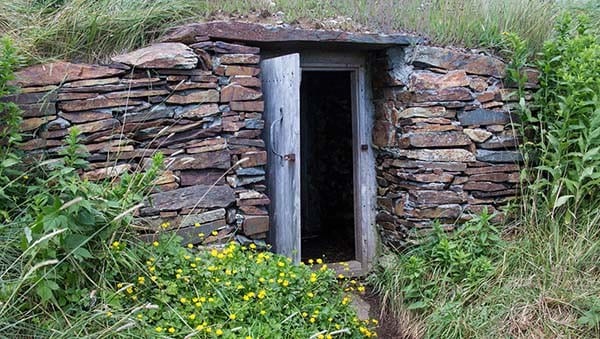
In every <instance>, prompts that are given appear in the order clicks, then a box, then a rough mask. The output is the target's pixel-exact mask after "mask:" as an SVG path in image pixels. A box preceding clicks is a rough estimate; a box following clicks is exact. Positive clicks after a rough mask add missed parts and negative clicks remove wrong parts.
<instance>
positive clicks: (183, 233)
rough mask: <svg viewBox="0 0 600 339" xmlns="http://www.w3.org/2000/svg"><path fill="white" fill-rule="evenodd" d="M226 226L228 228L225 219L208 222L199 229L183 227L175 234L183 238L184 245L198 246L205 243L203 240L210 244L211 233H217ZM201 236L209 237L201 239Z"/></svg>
mask: <svg viewBox="0 0 600 339" xmlns="http://www.w3.org/2000/svg"><path fill="white" fill-rule="evenodd" d="M225 226H227V223H226V222H225V219H219V220H215V221H211V222H207V223H205V224H203V225H200V226H199V227H195V226H188V227H181V228H179V229H177V230H176V231H175V233H177V235H178V236H180V237H182V238H183V239H182V240H181V243H182V244H197V243H200V242H203V240H204V242H208V240H209V238H211V237H210V234H211V232H213V231H217V230H219V229H221V228H223V227H225ZM200 234H204V235H205V236H207V235H208V237H205V238H201V237H199V235H200ZM215 240H216V239H215Z"/></svg>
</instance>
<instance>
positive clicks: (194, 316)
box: [188, 313, 196, 320]
mask: <svg viewBox="0 0 600 339" xmlns="http://www.w3.org/2000/svg"><path fill="white" fill-rule="evenodd" d="M188 318H189V319H190V320H194V319H196V313H192V314H190V315H189V316H188Z"/></svg>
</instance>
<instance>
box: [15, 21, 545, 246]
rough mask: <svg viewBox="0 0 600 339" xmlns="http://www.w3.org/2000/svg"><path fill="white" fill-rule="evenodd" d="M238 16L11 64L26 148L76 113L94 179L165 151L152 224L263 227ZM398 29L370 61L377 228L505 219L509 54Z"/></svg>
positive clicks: (69, 123)
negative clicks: (91, 51)
mask: <svg viewBox="0 0 600 339" xmlns="http://www.w3.org/2000/svg"><path fill="white" fill-rule="evenodd" d="M211 25H212V26H211ZM214 25H216V26H215V27H216V28H215V27H213V26H214ZM248 25H250V24H248ZM255 26H256V25H253V26H252V27H254V29H255V30H244V31H243V32H241V31H240V32H241V33H243V34H242V38H241V39H243V36H244V34H245V35H248V34H250V35H251V36H252V39H254V40H255V41H263V44H264V43H266V42H269V41H271V40H274V41H296V40H298V41H305V40H306V41H314V42H315V43H316V42H319V43H322V44H323V45H325V44H327V43H330V42H325V41H324V40H322V39H325V38H323V37H326V36H327V35H326V34H325V33H318V34H317V33H315V32H321V31H314V32H313V31H307V30H294V29H283V28H282V29H281V30H277V29H274V28H265V27H262V26H260V27H258V28H257V27H255ZM211 27H212V28H211ZM234 27H236V26H235V25H233V26H232V25H230V24H228V23H212V24H198V25H191V26H184V27H182V28H179V29H177V30H175V31H174V33H172V34H170V35H169V36H168V38H167V39H166V40H165V41H171V42H165V43H161V44H156V45H153V46H151V47H148V48H144V49H141V50H138V51H134V52H132V53H129V54H126V55H121V56H117V57H115V58H113V63H112V64H110V65H105V66H99V65H82V64H71V63H67V62H56V63H53V64H46V65H37V66H33V67H30V68H27V69H24V70H22V71H20V72H18V73H17V79H18V80H17V84H19V85H21V87H23V92H22V94H20V95H18V96H15V97H12V98H8V99H9V100H14V101H16V102H17V103H18V104H20V105H21V107H22V108H23V110H24V117H25V120H24V122H23V126H22V130H23V131H24V132H25V133H27V134H29V138H28V139H27V140H26V142H25V143H24V144H23V149H24V150H26V151H28V154H29V155H30V156H31V157H48V156H50V157H52V156H54V155H55V154H56V153H57V151H58V150H59V149H60V148H61V147H62V139H63V138H64V136H65V135H66V134H67V133H68V131H69V129H70V128H72V127H74V126H77V127H78V128H79V130H80V131H81V132H82V142H83V144H84V145H85V146H86V148H87V149H88V150H89V151H90V153H91V156H90V157H89V159H88V160H89V161H90V163H91V167H90V169H89V170H88V171H86V172H85V173H82V175H83V176H84V177H85V178H87V179H89V180H104V179H108V180H111V179H114V178H116V177H118V176H119V174H121V173H123V172H125V171H137V170H143V168H144V166H145V164H146V163H147V161H148V159H149V157H150V156H151V155H152V154H153V153H154V152H157V151H161V152H162V153H164V154H165V155H166V156H167V172H166V173H165V174H164V175H163V176H162V177H161V178H159V180H158V181H157V188H156V192H155V193H154V194H152V196H151V197H150V199H149V201H148V203H147V205H146V207H144V208H142V209H141V210H140V211H139V217H140V219H139V220H140V223H141V224H143V225H145V226H146V227H147V231H148V233H149V234H155V232H156V231H158V230H160V229H161V228H166V229H167V231H170V230H176V231H177V232H178V233H179V234H181V235H182V236H184V238H185V241H186V242H198V241H199V240H200V239H199V238H198V237H197V234H198V233H204V234H206V235H209V234H210V233H211V232H212V231H215V230H217V231H218V232H219V235H218V237H224V238H227V237H228V236H230V235H233V234H234V233H237V234H244V235H246V236H248V237H250V238H254V239H262V238H265V237H266V233H267V232H268V229H269V218H268V213H267V206H268V204H269V202H270V201H269V198H268V197H267V196H266V195H265V193H264V192H265V190H266V187H265V165H266V160H267V152H266V151H265V145H264V141H263V139H262V137H261V132H262V129H263V128H264V121H263V120H262V111H263V107H264V104H263V102H262V91H261V83H260V79H259V76H260V75H259V74H260V69H259V66H258V63H259V59H260V56H259V52H260V51H259V49H258V48H255V47H250V46H245V45H240V44H231V43H225V42H222V41H219V39H221V38H219V36H226V37H229V40H236V37H237V35H236V32H237V31H236V30H235V29H234ZM244 27H245V26H244ZM253 32H254V33H256V34H255V35H256V36H255V35H253V34H254V33H253ZM257 32H259V33H260V34H259V33H257ZM329 33H331V32H329ZM334 33H335V32H334ZM334 33H332V34H334ZM338 33H339V32H338ZM338 33H335V34H334V35H335V36H336V37H338V38H339V37H342V38H343V37H344V35H339V34H338ZM323 34H325V35H323ZM342 38H340V39H342ZM346 38H348V37H346ZM388 38H389V39H391V38H390V37H386V36H369V37H368V39H367V40H368V41H371V42H373V41H380V42H382V43H383V42H386V41H388V40H389V39H388ZM261 39H263V40H261ZM269 39H271V40H269ZM294 39H296V40H294ZM307 39H308V40H307ZM311 39H312V40H311ZM320 39H321V40H320ZM348 39H350V40H349V41H350V42H351V43H362V42H361V41H362V40H361V39H358V38H357V36H354V35H352V36H350V38H348ZM357 39H358V40H357ZM325 40H326V39H325ZM338 40H339V39H338ZM392 40H393V41H392ZM392 40H390V41H392V42H390V41H388V42H389V43H390V44H392V43H393V42H397V43H401V45H399V47H391V48H386V49H381V48H382V47H381V46H375V47H373V48H376V49H379V51H377V52H372V53H371V54H372V55H373V58H372V59H371V65H370V66H371V71H372V78H373V93H374V106H375V114H376V116H375V125H374V130H373V136H374V140H373V144H374V146H375V148H376V155H377V159H376V160H377V184H378V195H377V209H378V213H377V219H376V223H377V226H378V228H379V230H380V234H381V235H382V237H381V238H382V240H383V241H384V242H385V243H387V244H389V245H393V246H403V245H404V244H405V243H406V241H407V240H408V239H409V233H410V232H411V231H414V230H416V231H419V230H426V229H429V228H431V226H432V223H433V221H434V220H440V221H441V222H442V223H443V224H444V225H445V227H447V228H452V227H453V225H455V224H456V223H460V222H462V221H465V220H467V219H469V218H471V214H472V213H480V212H482V211H483V210H484V209H487V211H488V212H490V213H496V212H498V214H497V216H496V219H497V220H500V219H502V218H503V214H502V213H500V212H501V209H502V206H503V205H505V204H506V203H507V201H509V200H510V199H513V198H514V196H515V195H516V194H517V190H518V187H517V184H518V182H519V162H520V161H521V156H520V154H519V152H518V151H517V145H518V142H519V138H518V137H517V136H516V135H515V131H514V128H513V127H514V126H513V125H512V122H513V121H514V120H515V119H516V117H515V116H513V115H511V113H510V112H511V110H513V109H514V108H515V105H516V104H517V103H516V100H517V98H516V96H515V95H514V92H515V90H514V88H510V86H506V84H505V81H503V79H504V78H505V68H506V65H505V64H504V63H503V62H502V61H500V60H498V59H496V58H494V57H490V56H487V55H482V54H475V53H471V52H464V51H458V50H452V49H445V48H438V47H429V46H416V47H405V46H406V45H407V42H406V41H408V40H406V37H397V38H394V39H392ZM336 41H337V40H336ZM365 41H366V40H365ZM402 45H404V46H402ZM528 76H529V77H530V82H529V83H528V84H527V87H528V88H535V87H536V82H537V79H536V73H535V72H534V71H529V72H528ZM242 159H244V161H243V162H242V163H241V164H239V165H237V166H235V167H234V168H233V169H231V170H230V171H229V172H226V171H228V170H229V169H230V168H232V166H234V165H236V164H237V163H238V162H239V161H240V160H242ZM214 183H216V185H215V186H214V187H212V186H211V185H212V184H214ZM211 187H212V188H211ZM161 225H162V226H164V227H161ZM197 225H200V226H199V227H196V226H197ZM214 240H216V239H215V237H213V236H209V237H208V238H207V239H206V242H210V241H214Z"/></svg>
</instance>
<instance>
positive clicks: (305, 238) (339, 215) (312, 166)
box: [300, 71, 356, 262]
mask: <svg viewBox="0 0 600 339" xmlns="http://www.w3.org/2000/svg"><path fill="white" fill-rule="evenodd" d="M300 143H301V146H300V147H301V174H300V176H301V180H300V182H301V206H302V207H301V211H302V212H301V224H302V225H301V237H302V245H301V252H302V253H301V257H302V260H305V259H308V258H321V257H324V260H325V261H326V262H341V261H349V260H355V259H356V254H355V233H354V182H353V168H354V166H353V161H352V144H353V142H352V72H350V71H304V72H302V82H301V85H300Z"/></svg>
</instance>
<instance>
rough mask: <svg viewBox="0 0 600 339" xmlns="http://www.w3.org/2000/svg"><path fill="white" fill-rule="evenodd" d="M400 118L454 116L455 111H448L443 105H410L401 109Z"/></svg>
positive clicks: (398, 115)
mask: <svg viewBox="0 0 600 339" xmlns="http://www.w3.org/2000/svg"><path fill="white" fill-rule="evenodd" d="M397 117H398V118H453V117H454V113H450V112H447V111H446V107H443V106H431V107H410V108H407V109H405V110H402V111H400V112H399V113H398V114H397Z"/></svg>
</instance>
